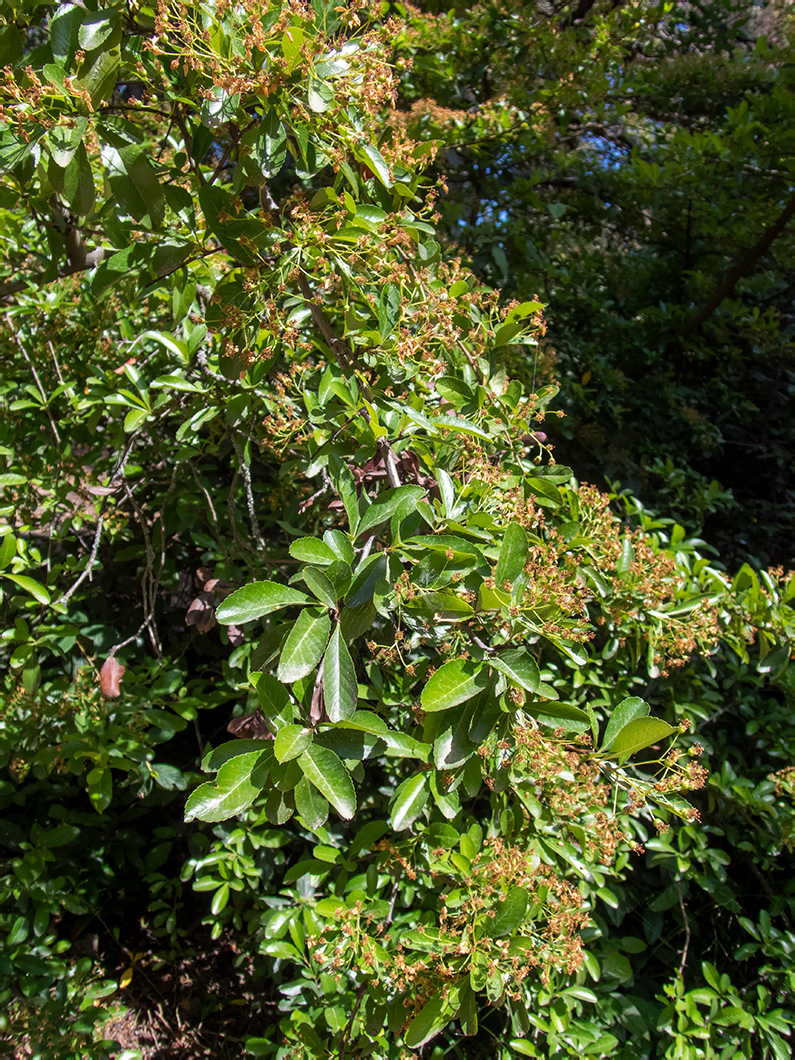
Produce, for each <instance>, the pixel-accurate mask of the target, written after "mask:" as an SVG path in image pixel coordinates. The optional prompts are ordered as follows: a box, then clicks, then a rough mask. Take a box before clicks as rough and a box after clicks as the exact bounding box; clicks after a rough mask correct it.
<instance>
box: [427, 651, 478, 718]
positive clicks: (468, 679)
mask: <svg viewBox="0 0 795 1060" xmlns="http://www.w3.org/2000/svg"><path fill="white" fill-rule="evenodd" d="M489 680H490V677H489V673H488V670H486V669H484V667H483V664H482V663H477V662H474V661H473V660H472V659H451V660H450V662H446V663H445V664H444V665H443V666H440V667H439V669H438V670H437V671H436V673H435V674H433V676H432V677H430V678H429V679H428V682H427V684H426V685H425V688H423V690H422V697H421V701H422V709H423V710H424V711H426V712H428V713H430V712H431V711H435V710H449V709H450V707H455V706H457V705H458V704H459V703H465V702H466V701H467V700H468V699H471V698H472V696H476V695H477V694H478V692H481V691H483V689H484V688H485V687H486V686H487V685H488V683H489Z"/></svg>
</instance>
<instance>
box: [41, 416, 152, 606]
mask: <svg viewBox="0 0 795 1060" xmlns="http://www.w3.org/2000/svg"><path fill="white" fill-rule="evenodd" d="M134 441H135V435H133V436H132V437H131V438H130V440H129V441H128V442H127V448H126V449H125V450H124V452H123V453H122V457H121V460H120V461H119V465H118V467H117V468H116V470H115V471H114V472H113V474H112V475H111V477H110V481H111V482H113V481H115V480H116V479H117V478H118V477H119V476H120V475H122V474H124V468H125V465H126V463H127V461H128V460H129V459H130V453H131V452H132V447H133V442H134ZM107 503H108V498H107V496H105V497H103V499H102V507H101V508H100V512H99V517H98V519H97V528H96V530H95V531H94V540H93V541H92V543H91V554H90V555H89V557H88V563H87V564H86V568H85V570H84V571H83V573H82V574H81V575H80V577H79V578H78V579H77V581H76V582H74V583H73V584H72V585H70V586H69V588H68V589H67V590H66V592H65V593H64V594H63V596H61V597H60V598H59V599H58V600H56V604H65V603H66V602H67V601H68V600H69V599H70V598H71V597H72V596H73V595H74V593H75V592H76V591H77V589H78V588H79V587H80V585H82V583H83V582H84V581H85V579H86V578H87V577H88V576H89V575H90V574H91V571H92V569H93V566H94V564H95V563H96V560H97V552H98V551H99V542H100V538H101V537H102V524H103V523H104V522H105V508H106V507H107Z"/></svg>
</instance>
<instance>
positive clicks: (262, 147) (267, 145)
mask: <svg viewBox="0 0 795 1060" xmlns="http://www.w3.org/2000/svg"><path fill="white" fill-rule="evenodd" d="M251 156H252V158H253V160H254V162H255V163H256V164H257V166H258V167H259V170H260V172H261V173H262V175H263V177H265V178H266V179H269V178H270V177H275V176H276V174H277V173H278V172H279V170H280V169H281V168H282V166H283V165H284V163H285V161H286V160H287V133H286V131H285V128H284V126H283V125H282V123H281V121H280V120H279V117H278V115H277V114H276V111H274V110H270V111H268V113H267V114H266V115H265V117H264V119H263V121H262V124H261V125H260V127H259V129H258V130H257V136H256V139H255V140H254V143H253V145H252V148H251Z"/></svg>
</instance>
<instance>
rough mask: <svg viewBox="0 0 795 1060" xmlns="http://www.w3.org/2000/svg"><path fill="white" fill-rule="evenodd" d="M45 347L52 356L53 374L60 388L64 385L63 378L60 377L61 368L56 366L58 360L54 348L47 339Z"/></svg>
mask: <svg viewBox="0 0 795 1060" xmlns="http://www.w3.org/2000/svg"><path fill="white" fill-rule="evenodd" d="M47 345H48V346H49V347H50V353H51V354H52V363H53V364H54V365H55V374H56V375H57V376H58V382H59V383H60V384H61V386H63V385H64V378H63V376H62V375H61V368H60V366H59V364H58V358H57V357H56V356H55V347H54V346H53V344H52V342H51V341H50V339H47Z"/></svg>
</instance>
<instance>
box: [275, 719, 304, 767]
mask: <svg viewBox="0 0 795 1060" xmlns="http://www.w3.org/2000/svg"><path fill="white" fill-rule="evenodd" d="M312 739H313V737H312V730H311V729H307V728H305V727H304V726H303V725H285V726H284V727H283V728H281V729H279V731H278V732H277V733H276V739H275V740H274V742H273V753H274V754H275V755H276V761H277V762H290V761H291V760H292V759H293V758H298V756H299V755H300V754H303V753H304V751H305V750H306V749H307V747H309V745H310V744H311V743H312Z"/></svg>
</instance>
